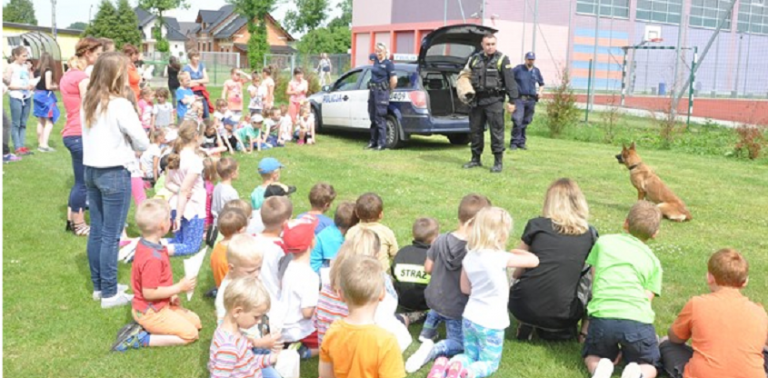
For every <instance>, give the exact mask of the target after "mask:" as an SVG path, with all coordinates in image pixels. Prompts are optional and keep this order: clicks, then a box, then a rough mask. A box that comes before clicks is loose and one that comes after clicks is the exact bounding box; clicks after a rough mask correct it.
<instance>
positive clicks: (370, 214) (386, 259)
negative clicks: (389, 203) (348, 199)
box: [347, 193, 398, 272]
mask: <svg viewBox="0 0 768 378" xmlns="http://www.w3.org/2000/svg"><path fill="white" fill-rule="evenodd" d="M355 215H356V216H357V218H358V219H360V223H358V224H357V225H355V226H354V227H352V228H350V229H349V231H347V237H348V238H351V237H354V236H355V234H357V233H358V232H359V231H360V230H362V229H369V230H372V231H373V232H375V233H376V235H378V236H379V241H380V242H381V250H379V254H378V256H377V258H378V259H379V261H381V266H382V268H383V269H384V271H385V272H389V267H390V265H391V260H390V258H393V257H395V254H397V249H398V248H397V239H396V238H395V233H394V232H392V230H391V229H390V228H389V227H387V226H385V225H383V224H381V220H382V219H384V202H383V201H382V200H381V197H379V195H378V194H376V193H365V194H363V195H361V196H360V197H358V198H357V202H356V203H355Z"/></svg>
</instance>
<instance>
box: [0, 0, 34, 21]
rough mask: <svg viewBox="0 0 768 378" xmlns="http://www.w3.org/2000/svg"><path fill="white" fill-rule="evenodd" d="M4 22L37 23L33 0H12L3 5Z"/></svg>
mask: <svg viewBox="0 0 768 378" xmlns="http://www.w3.org/2000/svg"><path fill="white" fill-rule="evenodd" d="M3 22H17V23H20V24H30V25H37V18H36V17H35V7H34V5H32V1H31V0H11V1H10V2H9V3H8V4H6V5H5V6H4V7H3Z"/></svg>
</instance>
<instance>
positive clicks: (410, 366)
mask: <svg viewBox="0 0 768 378" xmlns="http://www.w3.org/2000/svg"><path fill="white" fill-rule="evenodd" d="M434 347H435V342H434V341H432V340H429V339H426V340H424V341H423V342H422V343H421V346H420V347H419V349H418V350H416V352H415V353H414V354H412V355H411V357H409V358H408V361H406V363H405V371H406V372H407V373H409V374H411V373H415V372H417V371H419V369H421V367H422V366H424V365H425V364H426V363H427V362H429V361H428V359H429V354H430V353H431V352H432V349H433V348H434Z"/></svg>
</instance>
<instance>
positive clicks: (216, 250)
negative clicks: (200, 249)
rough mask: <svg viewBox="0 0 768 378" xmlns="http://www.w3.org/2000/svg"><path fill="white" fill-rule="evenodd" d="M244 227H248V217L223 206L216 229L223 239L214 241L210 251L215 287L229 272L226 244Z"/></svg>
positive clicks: (241, 231)
mask: <svg viewBox="0 0 768 378" xmlns="http://www.w3.org/2000/svg"><path fill="white" fill-rule="evenodd" d="M246 227H248V218H247V217H246V216H245V214H243V213H242V212H241V211H238V210H235V209H227V208H225V209H224V210H223V211H222V212H221V214H220V215H219V224H218V229H219V233H220V234H221V236H223V237H224V239H222V240H221V241H220V242H218V243H216V246H215V247H213V252H212V253H211V271H212V272H213V280H214V282H216V287H219V285H221V280H223V279H224V276H226V275H227V272H229V265H227V245H228V244H229V241H230V240H232V237H233V236H235V235H236V234H241V233H243V232H245V229H246Z"/></svg>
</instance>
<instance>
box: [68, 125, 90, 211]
mask: <svg viewBox="0 0 768 378" xmlns="http://www.w3.org/2000/svg"><path fill="white" fill-rule="evenodd" d="M63 141H64V146H65V147H67V149H68V150H69V155H70V156H72V171H73V172H74V173H75V185H73V186H72V189H70V190H69V202H67V206H68V207H69V208H70V209H72V212H75V213H79V212H81V211H83V209H84V208H85V197H86V193H87V190H86V189H85V172H84V171H85V167H83V137H80V136H68V137H64V138H63Z"/></svg>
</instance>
